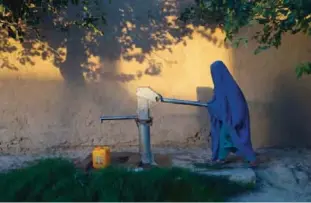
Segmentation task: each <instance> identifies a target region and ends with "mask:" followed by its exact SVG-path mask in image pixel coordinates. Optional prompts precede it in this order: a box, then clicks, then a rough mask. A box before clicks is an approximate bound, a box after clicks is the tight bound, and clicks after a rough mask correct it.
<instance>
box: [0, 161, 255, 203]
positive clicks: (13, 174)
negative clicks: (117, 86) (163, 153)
mask: <svg viewBox="0 0 311 203" xmlns="http://www.w3.org/2000/svg"><path fill="white" fill-rule="evenodd" d="M249 189H250V188H249V187H247V186H243V185H239V184H236V183H233V182H230V181H228V180H227V179H225V178H219V177H207V176H202V175H198V174H194V173H191V172H189V171H187V170H183V169H178V168H172V169H159V168H155V169H150V170H146V171H142V172H131V171H128V170H126V169H124V168H113V167H110V168H107V169H103V170H99V171H94V172H91V173H88V174H86V173H83V172H82V171H80V170H78V169H76V168H75V167H74V165H73V164H72V163H71V162H69V161H67V160H62V159H46V160H41V161H39V162H38V163H36V164H33V165H31V166H29V167H26V168H22V169H17V170H12V171H9V172H7V173H0V201H28V202H30V201H34V202H35V201H49V202H51V201H63V202H67V201H85V202H87V201H103V202H106V201H111V202H115V201H133V202H134V201H149V202H156V201H190V202H191V201H225V200H226V199H227V198H229V197H232V196H234V195H237V194H241V193H243V192H245V191H247V190H249Z"/></svg>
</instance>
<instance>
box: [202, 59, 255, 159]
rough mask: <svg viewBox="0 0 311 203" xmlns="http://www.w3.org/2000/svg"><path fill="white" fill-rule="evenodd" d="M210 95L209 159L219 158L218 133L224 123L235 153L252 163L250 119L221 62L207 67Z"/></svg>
mask: <svg viewBox="0 0 311 203" xmlns="http://www.w3.org/2000/svg"><path fill="white" fill-rule="evenodd" d="M211 75H212V79H213V83H214V95H213V98H212V100H211V101H209V102H208V107H207V108H208V112H209V115H210V121H211V136H212V154H213V156H212V160H213V161H215V160H218V158H219V144H220V142H219V140H220V131H221V128H222V126H223V125H224V124H225V125H226V127H227V128H228V131H229V132H230V133H229V134H230V136H231V140H232V143H233V145H234V147H235V148H236V153H237V155H239V156H242V157H244V158H245V159H246V160H247V161H254V160H255V153H254V150H253V148H252V143H251V138H250V119H249V110H248V106H247V102H246V99H245V97H244V95H243V93H242V91H241V89H240V87H239V86H238V84H237V83H236V81H235V80H234V79H233V77H232V75H231V74H230V72H229V71H228V69H227V67H226V65H225V64H224V63H223V62H222V61H215V62H214V63H213V64H211Z"/></svg>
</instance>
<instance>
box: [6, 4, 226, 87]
mask: <svg viewBox="0 0 311 203" xmlns="http://www.w3.org/2000/svg"><path fill="white" fill-rule="evenodd" d="M102 4H103V5H102V6H103V8H104V10H105V12H106V16H107V21H108V22H107V25H105V26H104V27H103V28H104V31H105V35H104V36H102V37H99V36H95V34H94V33H91V32H89V31H87V30H81V29H77V28H71V29H70V30H69V31H67V32H59V31H54V28H53V27H52V26H50V25H52V23H53V22H52V19H49V18H48V17H46V19H44V23H43V25H42V27H41V30H40V32H41V33H42V34H43V36H44V38H42V40H41V41H40V42H41V43H38V39H37V38H36V37H35V36H34V35H33V37H31V36H30V37H29V38H27V39H26V40H25V42H24V43H23V44H22V46H23V49H22V50H18V49H17V48H16V47H15V46H14V45H11V44H10V43H8V41H7V39H6V38H5V37H4V36H3V33H2V36H1V37H2V38H3V39H4V40H3V41H2V42H1V43H0V50H1V52H3V53H4V52H9V53H13V52H15V53H16V52H18V53H17V55H18V57H17V59H18V60H19V63H20V64H21V65H30V66H33V65H35V63H36V61H35V60H34V57H41V58H42V59H43V60H51V61H53V62H54V64H55V66H56V67H58V68H59V69H60V72H61V74H62V76H63V77H64V79H65V80H66V81H67V82H69V81H70V83H74V84H83V83H84V78H86V79H89V80H100V79H103V80H114V81H120V82H128V81H131V80H136V79H139V78H141V77H143V76H144V75H151V76H157V75H160V74H161V71H162V69H163V68H164V67H170V66H172V65H175V64H177V61H176V60H174V59H171V58H170V57H167V56H169V55H167V56H166V57H165V56H161V55H159V54H158V53H157V52H156V51H159V50H167V51H168V52H172V51H173V49H172V48H173V46H174V45H176V44H180V43H182V44H184V45H186V39H187V37H188V38H190V39H191V36H192V34H193V32H194V28H193V26H192V27H191V26H188V25H185V24H183V23H182V22H180V21H178V19H177V17H178V15H179V12H180V11H181V10H182V9H183V7H184V6H185V5H188V2H187V1H143V0H124V1H113V2H112V3H111V4H109V3H108V1H107V2H106V1H103V3H102ZM73 10H75V9H72V10H68V12H66V13H65V15H67V16H66V17H68V16H73V15H75V12H74V11H73ZM194 27H195V26H194ZM209 30H210V31H209V32H205V31H204V29H200V30H198V31H197V33H200V34H201V35H202V36H203V37H204V38H206V39H207V40H208V41H211V42H213V43H214V44H215V45H217V46H226V45H225V44H224V43H223V41H222V40H220V41H219V40H218V39H217V38H216V37H215V36H213V33H214V32H215V30H216V27H215V26H213V25H212V23H211V25H210V26H209ZM62 49H63V50H62ZM91 56H95V57H98V58H99V60H97V61H96V62H94V61H90V60H89V59H90V57H91ZM121 58H122V60H125V61H136V62H138V63H143V64H145V66H146V67H145V70H139V71H137V72H136V74H120V73H117V72H116V69H117V68H118V64H119V63H120V60H121ZM0 65H1V68H9V69H11V70H16V71H17V70H19V65H13V64H10V60H9V59H8V58H5V57H2V62H1V64H0Z"/></svg>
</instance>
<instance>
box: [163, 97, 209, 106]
mask: <svg viewBox="0 0 311 203" xmlns="http://www.w3.org/2000/svg"><path fill="white" fill-rule="evenodd" d="M160 101H161V102H163V103H171V104H181V105H189V106H199V107H207V106H208V105H207V103H202V102H199V101H188V100H180V99H170V98H163V97H162V98H161V99H160Z"/></svg>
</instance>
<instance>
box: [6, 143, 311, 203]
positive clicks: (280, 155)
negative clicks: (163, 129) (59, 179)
mask: <svg viewBox="0 0 311 203" xmlns="http://www.w3.org/2000/svg"><path fill="white" fill-rule="evenodd" d="M123 151H126V152H127V153H128V152H132V153H133V152H135V151H136V150H135V149H125V150H123ZM154 152H155V154H157V157H160V159H162V162H163V163H166V164H168V165H173V166H179V167H186V168H190V169H193V168H195V166H194V165H195V164H196V163H205V162H206V161H207V160H209V159H210V157H211V154H210V150H205V149H202V148H195V149H187V150H185V149H172V148H165V149H164V148H156V149H154ZM89 153H90V149H84V150H72V151H70V150H67V151H61V152H57V153H56V152H55V153H49V154H41V155H19V156H17V155H4V154H3V155H0V163H1V165H0V171H7V170H10V169H13V168H19V167H23V166H25V165H26V164H27V163H28V162H31V161H33V160H35V159H38V158H46V157H59V156H61V157H67V158H72V159H75V160H77V159H79V160H83V159H85V158H86V157H87V156H88V155H89ZM123 153H124V152H123ZM257 153H258V157H259V159H260V160H261V164H260V166H259V167H258V168H256V169H249V168H248V167H247V165H245V164H244V163H243V162H241V161H238V160H236V159H232V160H233V162H232V163H229V164H228V165H227V166H226V168H227V169H224V170H219V171H217V170H216V171H215V170H214V173H216V174H217V173H219V174H220V173H222V172H225V173H228V174H231V175H232V176H235V177H239V178H240V179H244V180H246V181H253V179H254V181H256V185H257V189H256V190H255V191H252V192H249V193H248V194H244V195H243V196H239V197H235V198H234V199H232V201H257V202H259V201H311V182H310V178H311V171H310V168H311V150H310V149H293V148H286V149H260V150H257ZM134 154H135V153H134ZM134 157H136V158H137V156H134ZM168 157H170V158H169V159H168ZM134 160H136V159H135V158H134ZM158 160H159V159H158ZM136 161H137V160H136ZM132 162H133V160H132ZM134 162H135V161H134ZM134 162H133V163H134ZM252 174H254V175H252ZM253 176H254V177H253Z"/></svg>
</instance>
